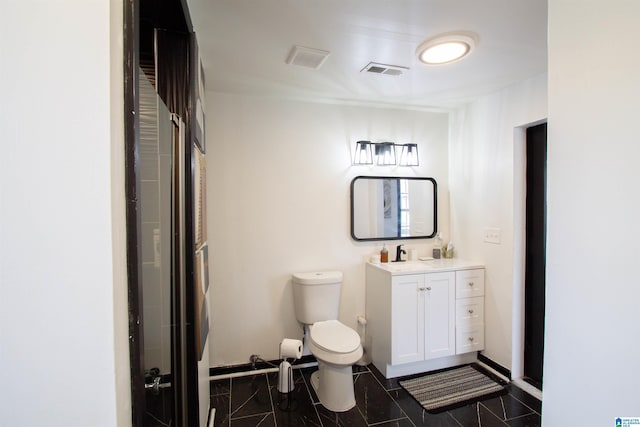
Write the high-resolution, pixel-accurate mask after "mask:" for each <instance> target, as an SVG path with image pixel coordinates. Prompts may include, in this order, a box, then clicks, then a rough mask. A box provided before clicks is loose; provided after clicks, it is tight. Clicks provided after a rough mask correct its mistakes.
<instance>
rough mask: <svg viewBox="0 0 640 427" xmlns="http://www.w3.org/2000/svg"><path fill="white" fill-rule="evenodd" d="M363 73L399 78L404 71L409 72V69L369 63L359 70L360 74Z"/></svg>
mask: <svg viewBox="0 0 640 427" xmlns="http://www.w3.org/2000/svg"><path fill="white" fill-rule="evenodd" d="M363 71H366V72H367V73H375V74H386V75H388V76H401V75H402V74H404V72H405V71H409V67H401V66H400V65H388V64H378V63H376V62H369V64H367V66H366V67H364V68H363V69H362V70H360V72H363Z"/></svg>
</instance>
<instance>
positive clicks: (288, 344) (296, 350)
mask: <svg viewBox="0 0 640 427" xmlns="http://www.w3.org/2000/svg"><path fill="white" fill-rule="evenodd" d="M291 357H293V358H295V359H300V358H301V357H302V341H300V340H294V339H290V338H285V339H283V340H282V342H281V343H280V358H282V359H286V358H291Z"/></svg>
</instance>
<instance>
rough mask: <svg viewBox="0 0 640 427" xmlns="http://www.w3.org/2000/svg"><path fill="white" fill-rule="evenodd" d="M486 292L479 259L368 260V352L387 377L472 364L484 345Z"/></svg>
mask: <svg viewBox="0 0 640 427" xmlns="http://www.w3.org/2000/svg"><path fill="white" fill-rule="evenodd" d="M470 281H473V285H469V282H470ZM463 284H464V286H467V287H468V288H472V289H466V288H465V287H464V286H463ZM479 288H482V291H481V292H480V294H477V293H478V290H477V289H479ZM483 296H484V268H483V267H482V266H481V265H478V264H475V263H467V262H464V261H460V260H437V261H428V262H424V263H420V262H415V263H414V262H407V263H402V264H395V263H389V264H387V265H385V264H379V265H373V264H367V266H366V318H367V327H366V338H365V351H367V352H368V355H369V357H370V358H371V361H372V362H373V363H374V365H375V366H376V367H377V368H378V369H379V370H380V371H381V372H382V373H383V374H384V375H385V376H386V377H387V378H392V377H396V376H401V375H409V374H413V373H418V372H426V371H429V370H433V369H440V368H444V367H448V366H455V365H457V364H461V363H470V362H472V361H474V360H475V359H476V353H475V352H476V351H477V350H480V349H481V347H482V346H483V343H484V297H483Z"/></svg>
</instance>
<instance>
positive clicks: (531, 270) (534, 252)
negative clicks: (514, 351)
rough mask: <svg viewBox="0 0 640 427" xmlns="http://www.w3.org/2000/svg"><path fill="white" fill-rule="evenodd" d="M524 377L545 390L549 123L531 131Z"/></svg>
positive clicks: (529, 143) (527, 196) (527, 168)
mask: <svg viewBox="0 0 640 427" xmlns="http://www.w3.org/2000/svg"><path fill="white" fill-rule="evenodd" d="M526 145H527V147H526V153H527V159H526V201H525V213H526V215H525V269H524V270H525V271H524V276H525V277H524V278H525V281H524V376H523V379H524V380H525V381H527V382H528V383H529V384H531V385H533V386H534V387H536V388H538V389H540V390H542V383H543V380H542V379H543V359H544V317H545V316H544V313H545V297H544V296H545V268H546V247H547V245H546V242H547V215H546V212H547V209H546V208H547V124H546V123H542V124H539V125H536V126H532V127H530V128H527V139H526Z"/></svg>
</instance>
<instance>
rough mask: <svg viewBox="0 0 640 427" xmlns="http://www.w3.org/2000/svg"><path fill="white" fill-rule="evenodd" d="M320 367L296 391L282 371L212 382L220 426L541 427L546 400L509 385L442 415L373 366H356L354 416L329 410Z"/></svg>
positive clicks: (307, 371) (297, 378)
mask: <svg viewBox="0 0 640 427" xmlns="http://www.w3.org/2000/svg"><path fill="white" fill-rule="evenodd" d="M315 370H316V368H304V369H296V370H294V382H295V390H294V391H293V392H291V393H289V394H287V395H284V394H281V393H279V392H278V390H277V381H278V374H277V373H269V374H264V373H263V374H256V375H251V376H246V377H238V378H231V379H223V380H215V381H212V382H211V407H212V408H216V417H215V426H224V427H245V426H246V427H249V426H251V427H254V426H265V427H267V426H279V427H293V426H296V427H297V426H309V427H328V426H355V427H359V426H362V427H369V426H376V427H419V426H429V427H449V426H451V427H460V426H462V427H493V426H502V427H504V426H511V427H536V426H540V424H541V421H540V414H541V411H542V402H540V401H539V400H537V399H536V398H534V397H533V396H531V395H529V394H528V393H526V392H524V391H523V390H521V389H519V388H517V387H516V386H514V385H513V384H509V385H507V389H508V394H505V395H502V396H499V397H494V398H490V399H486V400H482V401H480V402H477V403H473V404H469V405H467V406H463V407H461V408H457V409H453V410H450V411H446V412H441V413H439V414H430V413H428V412H427V411H425V410H423V408H422V406H420V404H419V403H418V402H416V401H415V400H414V399H413V398H412V397H411V396H410V395H409V393H407V392H406V391H405V390H404V389H403V388H401V387H400V386H399V385H398V381H397V379H391V380H387V379H385V378H384V376H383V375H382V374H381V373H380V372H379V371H378V370H377V369H376V368H375V366H373V365H369V366H366V367H361V366H354V373H353V382H354V387H355V393H356V406H355V407H354V408H353V409H351V410H350V411H348V412H342V413H337V412H332V411H329V410H327V409H326V408H324V407H323V406H322V405H321V404H320V403H319V402H318V398H317V396H316V394H315V391H314V390H313V387H312V386H311V382H310V377H311V373H312V372H313V371H315Z"/></svg>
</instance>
